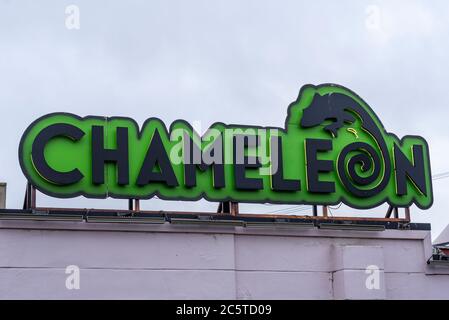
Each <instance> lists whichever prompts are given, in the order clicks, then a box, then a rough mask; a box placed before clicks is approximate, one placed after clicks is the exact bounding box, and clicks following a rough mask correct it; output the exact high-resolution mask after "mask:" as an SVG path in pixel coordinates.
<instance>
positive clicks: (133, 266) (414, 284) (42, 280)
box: [0, 221, 449, 299]
mask: <svg viewBox="0 0 449 320" xmlns="http://www.w3.org/2000/svg"><path fill="white" fill-rule="evenodd" d="M430 255H431V242H430V232H428V231H405V230H401V231H400V230H387V231H383V232H372V231H331V230H318V229H311V230H291V229H290V230H287V229H284V230H283V229H276V228H273V227H271V228H263V229H262V228H257V229H250V228H240V227H212V226H208V227H205V226H193V225H192V226H174V225H170V224H168V223H165V224H164V225H143V224H139V225H135V224H134V225H132V224H117V223H116V224H103V223H86V222H33V221H2V222H0V299H17V298H18V299H449V289H448V288H449V267H434V266H428V265H427V264H426V261H427V259H428V258H429V257H430ZM69 265H76V266H78V267H79V268H80V289H79V290H76V289H73V290H69V289H67V288H66V285H65V283H66V279H67V277H68V276H69V275H68V274H66V273H65V271H66V267H67V266H69ZM370 265H374V266H376V267H377V268H378V271H376V272H375V276H378V284H379V288H372V289H368V288H367V286H366V282H367V278H368V277H369V276H370V275H372V273H370V274H368V273H366V272H367V271H366V269H367V267H368V266H370ZM371 279H372V278H371Z"/></svg>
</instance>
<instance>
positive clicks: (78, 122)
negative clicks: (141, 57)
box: [19, 84, 433, 209]
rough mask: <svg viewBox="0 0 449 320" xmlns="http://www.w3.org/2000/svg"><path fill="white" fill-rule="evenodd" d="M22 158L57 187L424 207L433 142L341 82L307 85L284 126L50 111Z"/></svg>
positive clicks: (104, 193)
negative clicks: (203, 127)
mask: <svg viewBox="0 0 449 320" xmlns="http://www.w3.org/2000/svg"><path fill="white" fill-rule="evenodd" d="M255 112H257V111H255ZM398 125H400V122H399V124H398ZM19 159H20V164H21V167H22V170H23V172H24V174H25V176H26V177H27V179H28V180H29V182H30V183H32V184H33V185H34V186H35V187H36V188H37V189H38V190H40V191H41V192H43V193H46V194H48V195H51V196H54V197H60V198H68V197H75V196H78V195H83V196H86V197H89V198H106V197H113V198H134V199H148V198H151V197H153V196H155V195H156V196H158V197H160V198H162V199H167V200H198V199H201V198H204V199H207V200H210V201H228V200H232V201H237V202H260V203H263V202H268V203H286V204H296V203H302V204H317V205H332V204H337V203H339V202H343V203H345V204H347V205H349V206H352V207H355V208H371V207H374V206H377V205H379V204H381V203H384V202H387V203H389V204H390V205H393V206H409V205H411V204H413V203H414V204H416V205H417V206H418V207H420V208H422V209H426V208H429V207H430V206H431V205H432V199H433V198H432V184H431V174H430V160H429V150H428V146H427V143H426V141H425V140H424V139H423V138H421V137H418V136H405V137H403V138H402V139H399V138H398V137H397V136H395V135H394V134H392V133H389V132H387V131H386V130H385V129H384V127H383V125H382V123H381V121H380V120H379V118H378V117H377V116H376V114H375V113H374V112H373V110H372V109H371V108H370V107H369V106H368V104H367V103H366V102H365V101H363V100H362V99H361V98H360V97H359V96H358V95H356V94H355V93H353V92H352V91H350V90H349V89H347V88H344V87H342V86H338V85H334V84H323V85H319V86H312V85H306V86H304V87H302V89H301V90H300V93H299V96H298V99H297V100H296V101H294V102H293V103H291V104H290V106H289V107H288V110H287V118H286V121H285V127H284V128H277V127H257V126H250V125H233V124H230V125H229V124H223V123H215V124H213V125H212V126H211V127H210V128H209V129H208V130H207V132H205V133H204V134H203V135H202V136H199V134H198V133H197V132H196V131H195V130H194V129H193V128H192V126H191V125H189V124H188V123H187V122H185V121H183V120H177V121H175V122H173V123H172V124H171V126H170V128H168V129H167V127H166V126H165V124H164V123H163V122H162V121H161V120H159V119H157V118H149V119H148V120H146V122H145V123H144V124H143V126H142V127H141V128H140V127H139V126H138V125H137V123H136V122H135V121H134V120H132V119H129V118H121V117H96V116H89V117H84V118H81V117H79V116H76V115H73V114H67V113H53V114H49V115H45V116H43V117H41V118H39V119H38V120H36V121H35V122H33V123H32V124H31V125H30V126H29V127H28V129H27V130H26V131H25V133H24V135H23V137H22V140H21V142H20V148H19Z"/></svg>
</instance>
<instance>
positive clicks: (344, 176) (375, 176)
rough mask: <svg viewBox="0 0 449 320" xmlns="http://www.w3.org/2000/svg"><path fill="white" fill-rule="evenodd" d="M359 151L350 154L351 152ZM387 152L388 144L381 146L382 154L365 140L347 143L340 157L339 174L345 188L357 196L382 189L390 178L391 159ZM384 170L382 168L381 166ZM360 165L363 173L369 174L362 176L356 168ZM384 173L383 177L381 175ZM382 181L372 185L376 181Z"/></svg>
mask: <svg viewBox="0 0 449 320" xmlns="http://www.w3.org/2000/svg"><path fill="white" fill-rule="evenodd" d="M353 152H357V154H353V155H351V156H350V158H349V159H348V160H346V159H347V158H348V155H349V154H350V153H353ZM385 152H386V146H382V147H381V154H379V152H378V151H376V149H375V148H373V147H372V146H371V145H369V144H367V143H365V142H355V143H351V144H349V145H347V146H346V147H344V148H343V150H342V151H341V153H340V155H339V157H338V163H337V166H338V167H337V169H338V175H339V177H340V180H341V182H342V183H343V185H344V186H345V188H346V189H347V190H348V191H349V192H351V193H352V194H354V195H355V196H357V197H362V198H368V197H372V196H374V195H376V194H377V193H379V192H380V191H382V190H383V189H384V188H385V187H386V185H387V184H388V181H389V178H390V169H391V165H390V160H389V156H388V154H386V153H385ZM382 165H383V167H384V170H381V167H382ZM357 166H360V170H361V171H362V173H369V175H363V176H361V175H360V174H359V173H358V172H357V170H356V168H357ZM382 173H383V177H382V178H381V175H382ZM380 178H381V180H380V182H379V183H378V184H377V185H376V186H374V187H373V186H372V184H373V183H375V182H376V181H379V179H380Z"/></svg>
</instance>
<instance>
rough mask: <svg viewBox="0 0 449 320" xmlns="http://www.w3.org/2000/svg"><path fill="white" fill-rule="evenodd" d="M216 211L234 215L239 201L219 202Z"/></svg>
mask: <svg viewBox="0 0 449 320" xmlns="http://www.w3.org/2000/svg"><path fill="white" fill-rule="evenodd" d="M217 213H223V214H230V215H231V216H236V215H238V214H239V203H238V202H232V201H225V202H220V204H219V205H218V209H217Z"/></svg>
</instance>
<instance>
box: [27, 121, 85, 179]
mask: <svg viewBox="0 0 449 320" xmlns="http://www.w3.org/2000/svg"><path fill="white" fill-rule="evenodd" d="M58 136H63V137H67V138H70V139H72V140H74V141H79V140H80V139H81V138H82V137H83V136H84V132H83V131H82V130H81V129H79V128H77V127H75V126H73V125H71V124H63V123H57V124H52V125H50V126H48V127H46V128H45V129H43V130H42V131H41V132H39V134H38V135H37V136H36V138H35V139H34V141H33V146H32V149H31V159H32V161H33V165H34V167H35V168H36V170H37V172H38V173H39V174H40V175H41V176H42V177H43V178H44V179H46V180H48V181H50V182H52V183H54V184H59V185H69V184H73V183H77V182H78V181H80V180H81V179H82V178H83V177H84V176H83V174H82V173H81V172H80V171H79V170H78V169H73V170H72V171H69V172H59V171H56V170H54V169H53V168H51V167H50V166H49V165H48V163H47V161H46V160H45V155H44V149H45V146H46V145H47V143H48V141H49V140H51V139H53V138H55V137H58Z"/></svg>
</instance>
